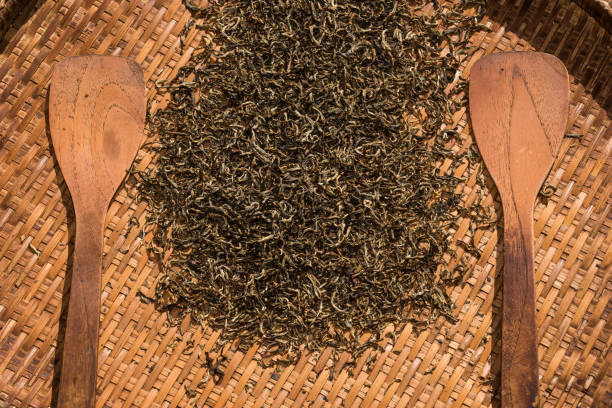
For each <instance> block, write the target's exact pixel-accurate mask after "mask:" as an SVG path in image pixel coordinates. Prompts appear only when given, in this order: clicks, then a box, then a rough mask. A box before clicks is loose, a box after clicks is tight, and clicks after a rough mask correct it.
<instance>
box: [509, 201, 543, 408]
mask: <svg viewBox="0 0 612 408" xmlns="http://www.w3.org/2000/svg"><path fill="white" fill-rule="evenodd" d="M522 212H523V213H524V214H519V213H518V212H517V209H516V206H513V205H504V270H503V305H502V378H501V381H502V390H501V391H502V407H503V408H532V407H534V406H535V403H536V398H537V394H538V352H537V344H536V322H535V290H534V273H533V213H532V211H522Z"/></svg>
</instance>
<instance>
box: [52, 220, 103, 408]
mask: <svg viewBox="0 0 612 408" xmlns="http://www.w3.org/2000/svg"><path fill="white" fill-rule="evenodd" d="M78 217H79V215H78V212H77V223H76V238H75V243H74V254H73V265H72V279H71V282H70V299H69V302H68V315H67V317H66V335H65V338H64V351H63V354H62V371H61V375H60V388H59V393H58V404H57V406H58V408H77V407H78V408H93V407H94V402H95V391H96V361H97V354H98V327H99V324H100V281H101V272H100V270H101V258H102V244H103V234H104V213H103V212H100V211H97V212H95V213H90V214H87V215H86V216H84V217H83V219H79V218H78Z"/></svg>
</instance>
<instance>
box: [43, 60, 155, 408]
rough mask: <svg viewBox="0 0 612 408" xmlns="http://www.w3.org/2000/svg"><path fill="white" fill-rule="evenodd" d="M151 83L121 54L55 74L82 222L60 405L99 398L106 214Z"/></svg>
mask: <svg viewBox="0 0 612 408" xmlns="http://www.w3.org/2000/svg"><path fill="white" fill-rule="evenodd" d="M144 90H145V87H144V77H143V72H142V69H141V68H140V66H139V65H138V64H137V63H136V62H135V61H131V60H128V59H125V58H120V57H106V56H104V57H103V56H82V57H73V58H69V59H66V60H64V61H62V62H60V63H58V64H56V65H55V67H54V71H53V76H52V78H51V87H50V94H49V124H50V127H51V129H50V130H51V138H52V140H53V147H54V149H55V155H56V156H57V160H58V162H59V166H60V168H61V170H62V174H63V176H64V180H66V185H67V186H68V189H69V190H70V194H71V195H72V202H73V204H74V213H75V217H76V224H77V225H76V238H75V243H74V260H73V266H72V280H71V285H70V286H71V288H70V300H69V304H68V315H67V320H66V336H65V340H64V351H63V355H62V372H61V377H60V388H59V395H58V407H60V408H77V407H78V408H90V407H93V406H94V399H95V387H96V357H97V352H98V326H99V322H100V296H101V293H100V290H101V288H100V280H101V270H100V268H101V257H102V245H103V234H104V218H105V214H106V210H107V208H108V205H109V203H110V200H111V199H112V197H113V195H114V194H115V191H116V190H117V188H118V187H119V185H120V183H121V181H122V180H123V178H124V176H125V174H126V170H127V169H128V168H129V166H130V164H131V162H132V160H134V156H135V155H136V152H137V150H138V147H139V146H140V144H141V141H142V137H143V129H144V118H145V91H144Z"/></svg>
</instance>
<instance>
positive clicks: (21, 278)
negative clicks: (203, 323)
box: [0, 0, 612, 408]
mask: <svg viewBox="0 0 612 408" xmlns="http://www.w3.org/2000/svg"><path fill="white" fill-rule="evenodd" d="M489 3H490V4H489V6H488V12H487V15H486V17H485V19H484V21H483V24H486V25H488V26H489V27H490V28H491V32H489V33H484V32H483V33H481V34H479V35H477V36H475V37H474V39H473V45H474V46H475V52H474V53H473V54H472V55H471V56H470V58H469V59H468V60H467V61H466V62H465V64H464V67H463V76H464V77H465V78H467V77H468V76H469V72H470V67H471V66H472V65H473V63H474V62H475V61H476V60H477V59H478V58H480V57H482V56H483V55H486V54H489V53H494V52H502V51H510V50H533V49H535V50H539V51H545V52H549V53H552V54H555V55H557V56H558V57H559V58H560V59H561V60H562V61H563V62H564V63H565V64H566V66H567V68H568V71H569V72H570V75H571V108H570V120H569V123H568V125H567V132H568V133H575V134H580V135H583V137H582V138H581V139H575V138H566V139H564V141H563V144H562V147H561V152H560V154H559V157H558V159H557V160H556V162H555V164H554V166H553V169H552V170H551V172H550V175H549V177H548V181H547V182H548V183H549V184H550V185H552V186H554V187H555V188H556V191H555V193H554V195H553V196H552V197H551V198H550V199H549V200H548V202H544V201H539V202H538V203H537V204H536V207H535V242H534V245H535V254H536V257H535V275H536V299H537V305H536V307H537V327H538V331H537V341H538V345H539V346H538V353H539V364H540V365H539V375H540V390H539V395H540V405H541V406H543V407H598V406H599V407H610V406H612V353H610V345H611V343H612V336H611V334H612V324H611V321H612V319H611V318H610V315H611V312H612V306H611V304H612V303H611V302H610V297H611V294H612V283H611V281H610V278H611V271H612V267H611V265H612V246H611V242H612V228H611V227H612V214H611V213H610V208H611V206H612V200H611V195H612V181H611V177H612V160H611V151H612V139H611V135H612V123H611V120H612V41H611V34H610V32H612V4H611V3H612V2H609V1H603V0H591V1H587V0H582V1H575V2H572V1H570V0H533V1H532V0H499V1H493V0H491V1H489ZM0 6H1V7H0V20H1V21H2V25H1V30H2V31H0V35H2V38H1V39H0V47H1V48H0V52H1V56H0V78H1V79H0V81H1V82H0V95H1V96H0V407H47V406H49V405H52V404H53V403H54V400H55V395H56V391H57V380H58V375H57V373H58V370H57V367H58V366H59V364H60V361H59V356H60V354H61V347H62V344H61V342H58V338H60V339H61V338H62V337H63V323H62V322H61V320H60V316H61V314H62V310H64V309H65V306H66V305H65V304H64V303H63V299H65V296H64V294H65V293H64V286H65V285H64V276H65V273H66V271H67V270H69V268H70V265H69V264H68V263H69V259H70V256H71V253H72V252H71V251H72V247H71V242H72V239H73V237H74V221H73V218H72V217H73V215H72V209H71V205H70V204H69V202H70V199H69V194H68V191H67V189H66V186H65V184H64V183H63V179H62V176H61V174H60V172H59V169H58V167H57V164H56V162H55V159H54V157H53V156H52V154H51V152H50V149H49V135H48V128H47V123H46V119H45V118H46V116H45V111H46V95H47V89H48V82H49V78H50V72H51V69H52V66H53V63H54V62H56V61H59V60H62V59H64V58H66V57H68V56H72V55H78V54H107V55H108V54H112V55H123V56H128V57H131V58H134V59H135V60H136V61H138V62H139V63H140V64H141V65H142V66H143V68H144V69H145V72H146V73H145V77H146V80H147V81H148V85H149V86H148V97H150V98H155V88H154V86H153V83H154V81H155V80H158V79H165V78H169V77H171V76H172V75H174V74H175V73H176V72H177V69H178V67H180V66H181V65H182V64H184V63H185V61H187V59H188V58H189V55H190V53H191V52H192V51H193V47H195V46H196V44H197V43H198V41H199V37H198V36H199V33H198V32H197V30H196V29H195V27H191V29H190V30H188V31H187V32H184V31H183V28H184V27H185V26H186V24H187V22H188V20H189V18H190V15H189V13H188V12H187V11H186V10H185V8H184V6H183V5H182V2H181V0H131V1H129V0H89V1H87V0H29V1H22V0H8V1H0ZM181 35H182V36H183V40H184V47H183V48H182V49H181ZM158 103H162V102H161V101H159V99H157V100H156V101H155V102H154V103H153V107H155V104H158ZM455 121H456V123H457V124H458V126H459V127H460V128H461V129H463V132H462V133H463V136H464V142H463V143H464V145H463V146H461V148H466V147H467V146H469V145H470V144H471V143H472V136H471V131H470V128H469V124H468V117H467V115H466V112H465V111H461V112H459V113H458V114H457V115H456V118H455ZM151 160H152V158H151V157H150V155H149V154H148V153H147V152H145V151H141V152H139V154H138V157H137V162H136V163H137V167H138V168H140V169H145V168H147V166H149V165H150V163H151ZM443 166H444V164H443ZM457 175H458V176H461V175H462V174H457ZM473 187H474V179H473V178H470V179H469V180H468V182H467V183H466V185H465V187H464V196H465V197H466V200H468V201H469V200H471V199H473V198H474V195H475V194H477V191H476V190H475V189H473ZM134 196H135V187H134V184H133V182H129V181H128V182H127V183H126V185H125V186H124V187H123V188H122V189H121V190H120V191H119V192H118V193H117V195H116V197H115V199H114V201H113V202H112V204H111V206H110V208H109V211H108V215H107V218H106V231H105V246H104V252H105V256H104V259H103V275H102V284H103V293H102V311H101V329H100V348H99V354H98V366H99V368H98V395H97V404H96V406H97V407H99V408H101V407H165V408H174V407H193V406H197V407H224V406H227V407H242V406H248V407H262V406H266V407H281V406H282V407H305V406H313V407H339V406H345V407H361V406H362V407H387V406H389V407H428V408H429V407H480V406H484V407H488V406H499V397H498V383H499V376H500V359H499V353H500V305H501V299H500V292H499V288H500V283H501V282H500V276H501V275H500V270H501V269H500V267H501V258H500V249H501V246H500V238H499V237H498V231H497V230H493V231H487V232H483V233H477V235H476V237H475V239H476V241H477V242H478V243H479V246H480V248H482V255H481V256H480V258H479V259H475V260H474V264H473V267H472V268H471V269H470V270H469V271H468V273H467V276H466V278H465V282H464V284H463V285H460V286H458V287H456V288H455V289H454V290H453V292H452V297H453V299H454V301H455V302H456V304H457V309H456V317H457V318H458V321H457V323H452V322H449V321H447V320H442V319H440V320H439V321H437V322H436V323H435V324H432V325H431V326H430V327H429V328H428V329H427V330H425V331H423V332H420V333H418V332H416V331H413V328H412V327H411V326H410V325H408V326H406V327H405V328H404V329H403V331H402V332H401V334H400V335H399V336H397V338H396V339H394V340H392V339H391V338H385V339H384V340H383V341H382V343H381V345H382V347H383V349H384V351H382V352H366V353H365V354H364V355H363V356H362V357H361V358H360V359H359V360H358V361H357V362H356V367H355V369H354V375H352V376H351V375H349V372H348V370H347V369H346V368H344V369H342V366H343V365H344V364H345V363H346V362H347V356H341V358H340V361H338V362H337V365H336V366H335V367H334V371H335V372H336V373H337V374H336V376H335V377H334V379H333V380H330V376H329V372H330V369H332V359H331V358H330V357H331V350H326V351H325V352H323V353H322V354H321V355H319V356H312V355H311V356H303V357H302V359H301V360H300V361H299V362H298V363H297V364H295V365H291V366H288V367H283V368H275V367H270V368H266V369H264V368H262V367H260V366H258V365H257V363H256V362H255V361H254V359H253V357H254V356H255V355H256V353H257V351H258V350H257V348H256V347H253V348H252V349H250V350H249V351H248V352H246V353H241V352H237V351H235V350H231V349H230V350H228V351H227V352H226V353H225V355H226V356H227V361H226V362H225V363H223V367H222V368H223V370H224V373H225V374H224V376H223V378H222V380H221V381H220V382H218V383H215V382H214V381H211V379H210V378H209V373H208V372H207V368H206V366H205V364H204V362H203V361H202V360H201V359H200V358H199V353H198V352H193V353H189V352H185V351H186V350H187V349H189V347H188V343H187V342H188V341H190V340H192V341H193V342H194V343H195V344H196V345H197V349H198V350H201V351H207V350H210V349H211V348H212V347H213V345H214V344H215V341H216V339H217V336H218V333H215V332H213V331H212V330H210V329H208V328H202V327H189V325H188V323H187V322H185V324H184V325H183V326H182V327H172V326H170V325H169V324H168V322H167V316H166V315H165V314H163V313H159V312H157V311H156V310H155V308H154V306H153V305H152V304H147V303H143V302H142V301H141V299H140V298H139V296H138V291H139V290H142V292H143V293H144V294H146V295H151V294H152V293H153V289H154V286H155V280H156V277H157V275H158V269H157V266H156V264H155V263H154V262H152V261H151V260H150V259H149V258H148V256H147V254H146V250H145V247H146V241H147V240H149V239H150V237H149V236H147V235H145V236H143V234H141V231H140V230H139V228H136V227H134V228H131V226H130V219H131V217H136V218H137V219H138V220H139V221H140V223H141V224H142V225H144V221H145V217H146V208H145V207H144V205H141V204H138V203H137V202H135V201H134ZM487 199H488V200H489V202H492V201H493V197H492V196H491V195H489V197H488V198H487ZM466 229H467V225H465V228H463V227H462V228H459V230H458V231H457V232H456V234H455V237H454V239H457V240H459V239H462V238H463V237H464V236H465V234H466V233H467V232H466ZM478 234H480V235H478ZM181 332H183V334H182V336H180V337H179V336H178V334H179V333H181Z"/></svg>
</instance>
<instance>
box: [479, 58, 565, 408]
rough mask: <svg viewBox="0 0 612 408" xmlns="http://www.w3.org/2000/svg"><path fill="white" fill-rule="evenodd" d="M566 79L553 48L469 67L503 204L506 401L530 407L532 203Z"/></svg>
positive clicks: (552, 145)
mask: <svg viewBox="0 0 612 408" xmlns="http://www.w3.org/2000/svg"><path fill="white" fill-rule="evenodd" d="M568 111H569V79H568V75H567V70H566V69H565V67H564V66H563V63H561V61H559V60H558V59H557V58H555V57H554V56H552V55H549V54H543V53H537V52H512V53H503V54H495V55H490V56H487V57H484V58H481V59H480V60H478V61H477V62H476V63H475V64H474V66H473V68H472V72H471V74H470V113H471V118H472V126H473V128H474V135H475V136H476V143H477V144H478V148H479V150H480V152H481V154H482V158H483V159H484V162H485V164H486V166H487V169H488V170H489V173H490V174H491V177H493V180H494V181H495V184H496V185H497V189H498V191H499V194H500V196H501V201H502V207H503V211H504V269H503V306H502V373H501V376H502V380H501V381H502V389H501V392H502V406H503V407H504V408H509V407H513V408H523V407H532V406H534V404H535V403H536V397H537V393H538V355H537V348H536V324H535V299H534V297H535V293H534V276H533V205H534V201H535V199H536V196H537V194H538V191H539V189H540V187H541V185H542V183H543V182H544V179H545V178H546V175H547V174H548V172H549V171H550V167H551V166H552V163H553V161H554V159H555V156H556V155H557V152H558V151H559V146H560V144H561V139H562V138H563V135H564V131H565V127H566V125H567V118H568Z"/></svg>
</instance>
